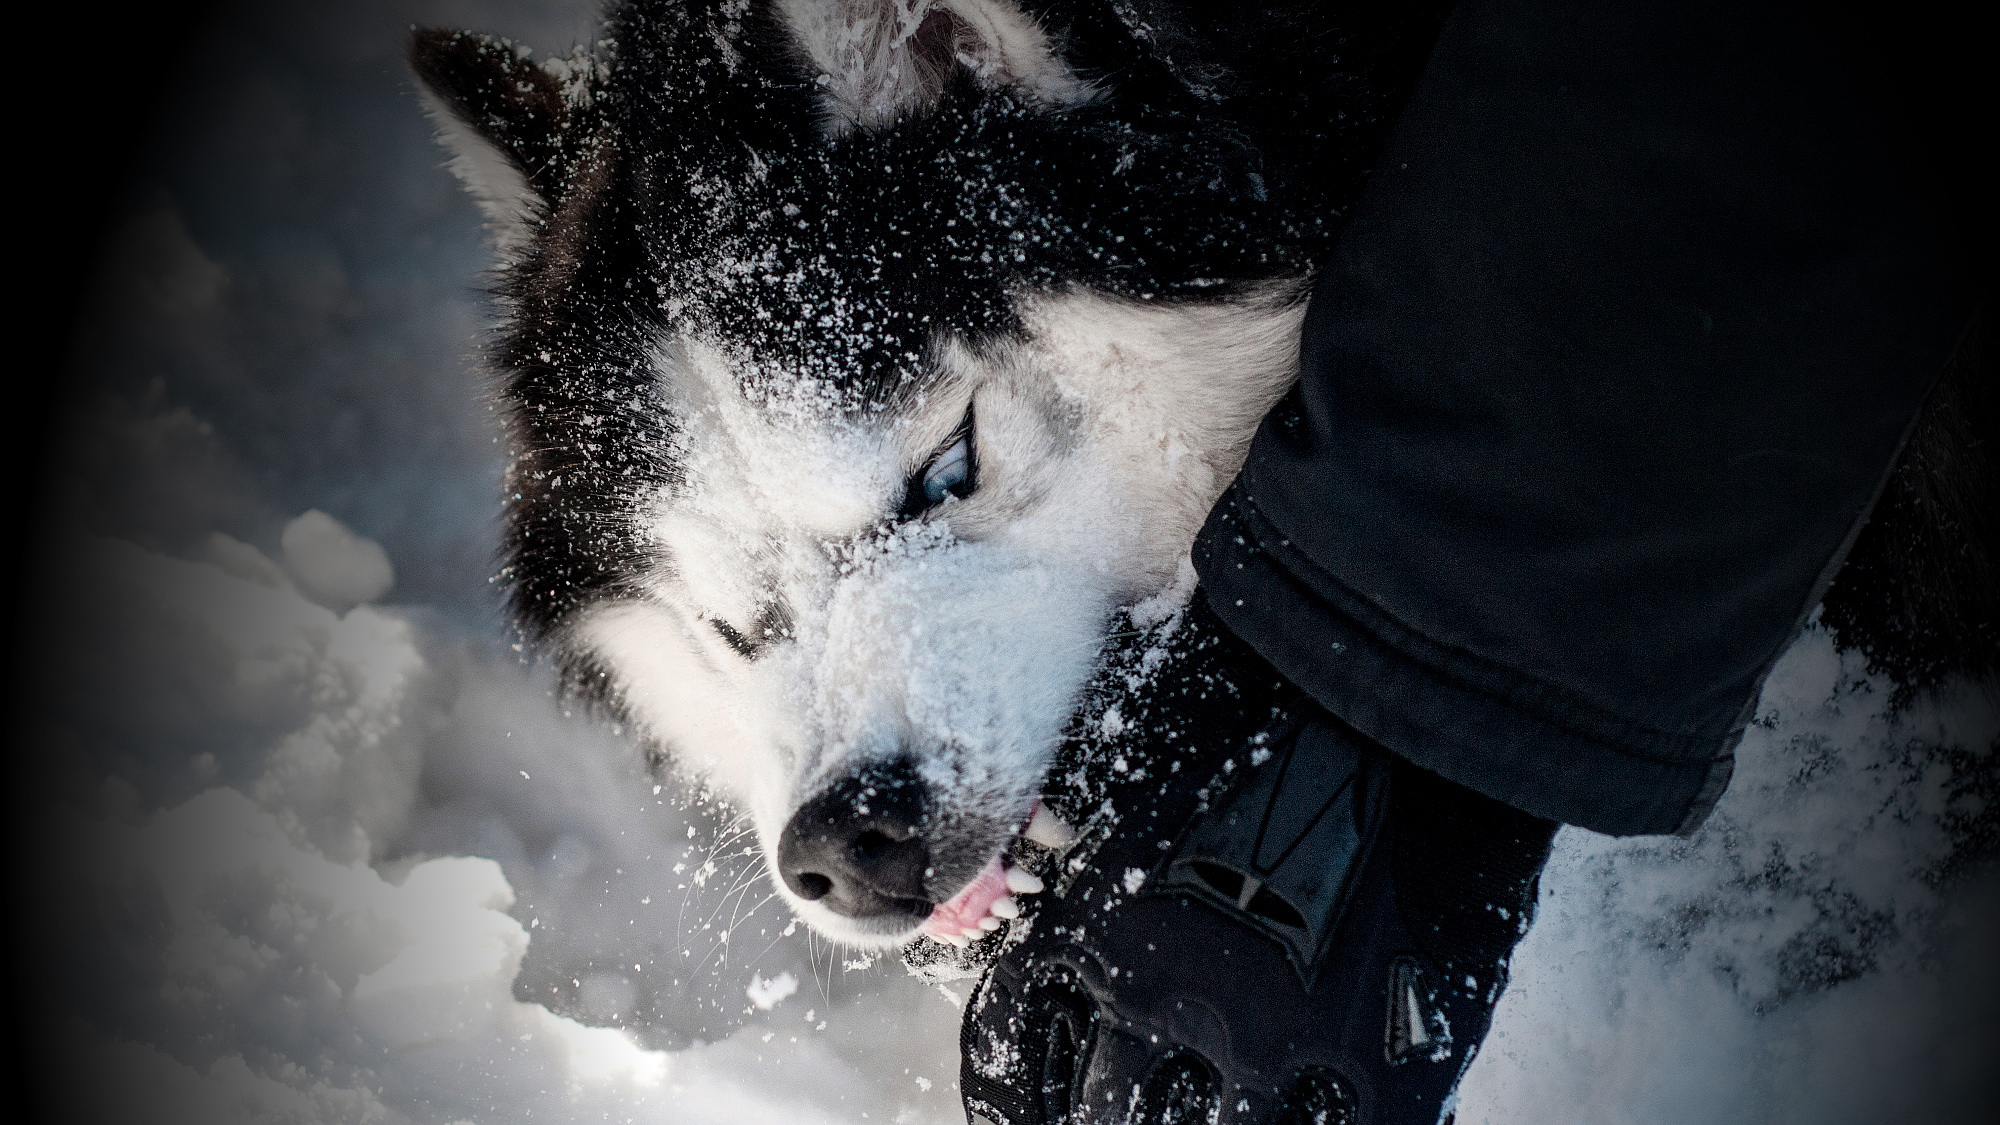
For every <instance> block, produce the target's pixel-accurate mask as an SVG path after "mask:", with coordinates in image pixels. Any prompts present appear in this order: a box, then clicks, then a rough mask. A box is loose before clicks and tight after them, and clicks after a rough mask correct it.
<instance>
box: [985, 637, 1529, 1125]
mask: <svg viewBox="0 0 2000 1125" xmlns="http://www.w3.org/2000/svg"><path fill="white" fill-rule="evenodd" d="M1187 617H1188V619H1187V620H1186V621H1184V622H1182V623H1180V624H1179V626H1178V629H1177V631H1176V632H1175V635H1174V636H1173V637H1172V639H1171V641H1170V642H1166V643H1165V645H1164V648H1165V655H1166V657H1167V659H1166V660H1165V662H1164V665H1162V662H1161V660H1160V658H1159V655H1157V654H1156V655H1155V656H1153V657H1151V658H1150V665H1149V664H1148V658H1147V657H1146V656H1145V655H1144V653H1143V652H1138V653H1137V654H1136V655H1133V654H1127V656H1128V667H1126V668H1125V669H1124V670H1123V671H1120V670H1119V669H1118V668H1116V667H1114V669H1113V674H1112V675H1111V677H1110V678H1109V680H1108V681H1107V682H1109V683H1112V684H1114V685H1115V687H1114V689H1113V690H1108V691H1105V692H1103V693H1101V694H1100V696H1099V698H1098V700H1097V703H1096V705H1095V706H1094V707H1093V708H1091V709H1090V710H1089V711H1088V712H1087V713H1086V715H1085V717H1084V719H1083V720H1082V721H1080V723H1079V725H1078V728H1077V729H1078V732H1079V734H1078V737H1077V739H1076V740H1075V742H1074V744H1073V745H1072V746H1071V747H1070V750H1071V752H1072V754H1073V763H1072V764H1070V765H1069V766H1067V767H1065V769H1063V770H1059V771H1058V774H1059V777H1058V781H1057V783H1056V784H1054V785H1052V787H1051V791H1050V793H1049V794H1048V796H1047V797H1046V798H1045V799H1046V800H1047V801H1048V803H1049V804H1050V805H1051V807H1052V808H1054V809H1056V810H1057V811H1058V812H1060V813H1062V814H1064V818H1065V819H1066V820H1067V821H1068V822H1069V823H1071V824H1074V825H1076V826H1077V828H1076V839H1075V841H1074V842H1073V843H1071V844H1069V845H1068V846H1066V847H1063V848H1061V849H1060V850H1051V849H1044V848H1041V847H1039V846H1036V845H1031V844H1027V843H1025V842H1024V843H1023V845H1022V846H1021V847H1020V848H1019V849H1017V856H1016V859H1017V861H1018V862H1021V863H1022V864H1023V865H1024V866H1028V867H1029V868H1030V869H1031V870H1035V871H1037V872H1039V873H1040V874H1041V875H1042V877H1043V879H1044V881H1045V882H1046V883H1047V884H1048V889H1047V891H1046V892H1044V893H1042V894H1039V895H1034V896H1032V897H1030V898H1028V899H1026V900H1024V905H1027V907H1028V909H1027V912H1026V913H1025V914H1024V915H1023V917H1022V918H1021V919H1020V920H1019V921H1017V922H1015V923H1014V924H1013V925H1012V926H1010V927H1009V929H1008V930H1006V931H1004V932H1003V933H1001V934H997V935H995V937H994V938H992V939H989V941H988V942H986V943H983V944H984V945H985V946H986V952H987V953H988V955H993V954H997V955H998V959H997V961H996V962H995V963H994V964H993V965H992V967H991V969H990V970H988V972H987V973H986V976H985V978H984V979H983V980H982V981H981V982H980V984H979V986H978V988H977V989H976V990H975V992H974V994H973V996H972V999H971V1002H970V1003H969V1004H968V1006H967V1011H966V1018H965V1025H964V1030H963V1035H962V1047H963V1051H964V1061H963V1066H962V1073H961V1083H962V1088H963V1090H964V1094H965V1101H966V1107H967V1110H968V1113H969V1114H970V1115H971V1116H972V1120H973V1121H975V1122H977V1121H979V1120H980V1119H981V1118H984V1119H985V1120H987V1121H990V1122H993V1123H994V1125H1100V1123H1103V1125H1110V1123H1116V1125H1183V1123H1185V1125H1195V1123H1208V1122H1223V1123H1236V1122H1241V1123H1246V1125H1248V1123H1259V1125H1363V1123H1365V1125H1436V1123H1437V1122H1439V1121H1440V1120H1441V1119H1443V1118H1445V1115H1446V1107H1447V1106H1448V1104H1449V1102H1450V1098H1451V1094H1452V1091H1453V1089H1454V1088H1455V1086H1456V1084H1457V1081H1458V1078H1459V1076H1460V1075H1461V1074H1462V1073H1463V1072H1464V1069H1465V1066H1466V1064H1467V1063H1468V1062H1469V1061H1470V1060H1471V1058H1472V1054H1473V1051H1474V1050H1475V1049H1476V1048H1477V1047H1478V1045H1479V1042H1480V1040H1481V1039H1482V1038H1483V1037H1484V1036H1485V1034H1486V1029H1487V1026H1488V1024H1489V1023H1490V1022H1491V1016H1492V1010H1493V1005H1494V1002H1495V1001H1496V1000H1497V999H1498V997H1499V995H1500V992H1501V989H1502V988H1503V987H1504V985H1505V983H1506V975H1507V959H1508V956H1509V954H1510V953H1511V952H1512V950H1513V948H1514V944H1515V942H1517V941H1518V940H1519V938H1520V936H1521V934H1522V933H1524V932H1525V931H1526V929H1527V925H1528V920H1529V917H1530V915H1531V912H1532V910H1533V906H1534V901H1535V893H1536V883H1537V877H1538V875H1539V873H1540V871H1541V867H1542V864H1543V862H1544V861H1545V860H1546V859H1547V856H1548V850H1549V843H1550V840H1551V837H1552V836H1553V834H1554V831H1555V825H1553V824H1551V823H1550V822H1548V821H1544V820H1540V819H1538V818H1535V817H1532V816H1529V815H1527V814H1525V813H1522V812H1519V811H1516V810H1514V809H1512V808H1510V807H1508V806H1506V805H1502V804H1500V803H1498V802H1495V801H1492V800H1489V799H1487V798H1485V797H1481V796H1479V795H1478V794H1476V793H1473V792H1471V791H1470V790H1467V789H1464V788H1462V787H1460V786H1457V785H1454V784H1452V783H1450V782H1448V781H1445V780H1443V779H1442V778H1439V777H1436V776H1434V775H1430V774H1427V773H1424V772H1422V771H1420V770H1418V769H1416V768H1415V767H1412V766H1410V765H1408V764H1406V763H1403V762H1402V761H1400V760H1399V759H1396V758H1394V757H1392V756H1390V755H1388V754H1386V753H1384V752H1383V751H1381V750H1379V749H1378V748H1376V747H1373V746H1372V745H1370V744H1368V743H1367V742H1366V741H1365V740H1363V739H1362V738H1361V737H1360V736H1358V735H1356V734H1355V733H1354V732H1353V731H1351V730H1350V729H1348V728H1346V727H1345V726H1344V725H1342V724H1341V723H1340V722H1339V721H1338V720H1336V719H1333V718H1332V717H1331V716H1329V715H1327V714H1326V713H1325V712H1323V711H1320V710H1319V709H1318V708H1317V707H1314V706H1313V705H1312V704H1311V703H1310V701H1307V700H1304V699H1302V698H1301V697H1299V696H1298V695H1297V694H1296V693H1294V692H1291V691H1290V690H1289V689H1288V688H1286V687H1285V686H1284V685H1282V684H1280V683H1277V682H1276V681H1275V677H1274V676H1273V675H1272V673H1271V672H1270V670H1269V668H1268V667H1267V666H1265V665H1264V664H1263V663H1262V661H1260V660H1258V659H1257V658H1256V656H1255V654H1254V653H1251V652H1249V651H1248V650H1247V649H1246V648H1245V647H1243V646H1242V645H1241V643H1240V642H1237V641H1235V640H1234V638H1232V637H1230V636H1229V635H1228V634H1227V633H1226V632H1225V631H1223V630H1222V629H1221V627H1220V625H1219V623H1217V622H1215V620H1214V619H1213V617H1212V615H1210V614H1208V613H1207V611H1206V609H1205V608H1204V607H1203V606H1202V604H1201V603H1200V601H1199V599H1197V602H1196V605H1195V607H1194V608H1192V609H1191V610H1190V611H1188V614H1187ZM1152 643H1153V644H1154V647H1155V648H1156V649H1157V648H1159V647H1161V645H1160V642H1158V641H1157V639H1154V641H1153V642H1152ZM1140 647H1141V648H1143V647H1144V646H1143V645H1142V646H1140ZM1114 663H1115V662H1114ZM1147 670H1150V672H1151V674H1150V675H1141V674H1139V673H1140V672H1143V671H1147ZM1114 709H1115V712H1114V713H1115V717H1114V718H1112V719H1110V720H1109V721H1107V720H1106V718H1105V713H1106V712H1107V711H1113V710H1114Z"/></svg>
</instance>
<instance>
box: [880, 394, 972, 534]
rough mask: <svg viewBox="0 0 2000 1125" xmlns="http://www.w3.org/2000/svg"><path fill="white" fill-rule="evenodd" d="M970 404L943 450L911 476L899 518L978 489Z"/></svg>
mask: <svg viewBox="0 0 2000 1125" xmlns="http://www.w3.org/2000/svg"><path fill="white" fill-rule="evenodd" d="M974 432H975V431H974V429H973V426H972V408H971V407H967V408H966V411H965V421H964V422H961V423H960V424H959V427H958V433H956V434H954V435H952V438H951V441H950V442H949V443H947V444H946V445H945V447H944V450H943V452H941V453H939V454H938V455H937V456H935V457H933V458H931V463H930V464H928V465H925V466H924V468H923V471H922V472H920V473H916V474H914V475H912V476H911V477H910V483H909V486H908V488H907V489H906V491H905V494H904V496H903V507H902V510H901V511H900V512H898V513H896V514H897V515H898V516H899V517H900V518H902V519H906V520H911V519H916V518H917V517H918V516H921V515H923V514H924V513H925V512H928V511H930V510H931V509H932V508H935V507H937V506H938V505H940V504H942V503H944V502H945V501H947V500H953V499H957V500H963V499H965V498H966V497H968V496H970V495H972V494H973V493H974V492H976V491H977V490H978V489H979V447H978V446H977V445H975V444H974V442H975V440H976V439H975V438H974V437H973V434H974Z"/></svg>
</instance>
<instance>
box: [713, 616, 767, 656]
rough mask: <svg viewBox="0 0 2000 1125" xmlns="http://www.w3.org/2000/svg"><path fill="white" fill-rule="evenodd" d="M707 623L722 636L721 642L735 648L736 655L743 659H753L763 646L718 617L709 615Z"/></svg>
mask: <svg viewBox="0 0 2000 1125" xmlns="http://www.w3.org/2000/svg"><path fill="white" fill-rule="evenodd" d="M708 623H709V624H710V625H713V626H714V627H715V633H716V635H717V636H719V637H721V638H722V643H724V644H726V645H728V646H729V647H730V648H732V649H735V650H736V655H738V656H740V657H742V658H743V659H745V660H751V659H754V658H755V657H756V655H757V650H758V649H759V648H761V647H763V646H762V645H761V644H759V643H758V642H757V641H753V640H751V639H750V638H749V637H746V636H744V635H743V634H742V633H739V632H737V631H736V626H734V625H731V624H730V623H729V622H727V621H724V620H723V619H722V618H720V617H711V618H709V619H708Z"/></svg>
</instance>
